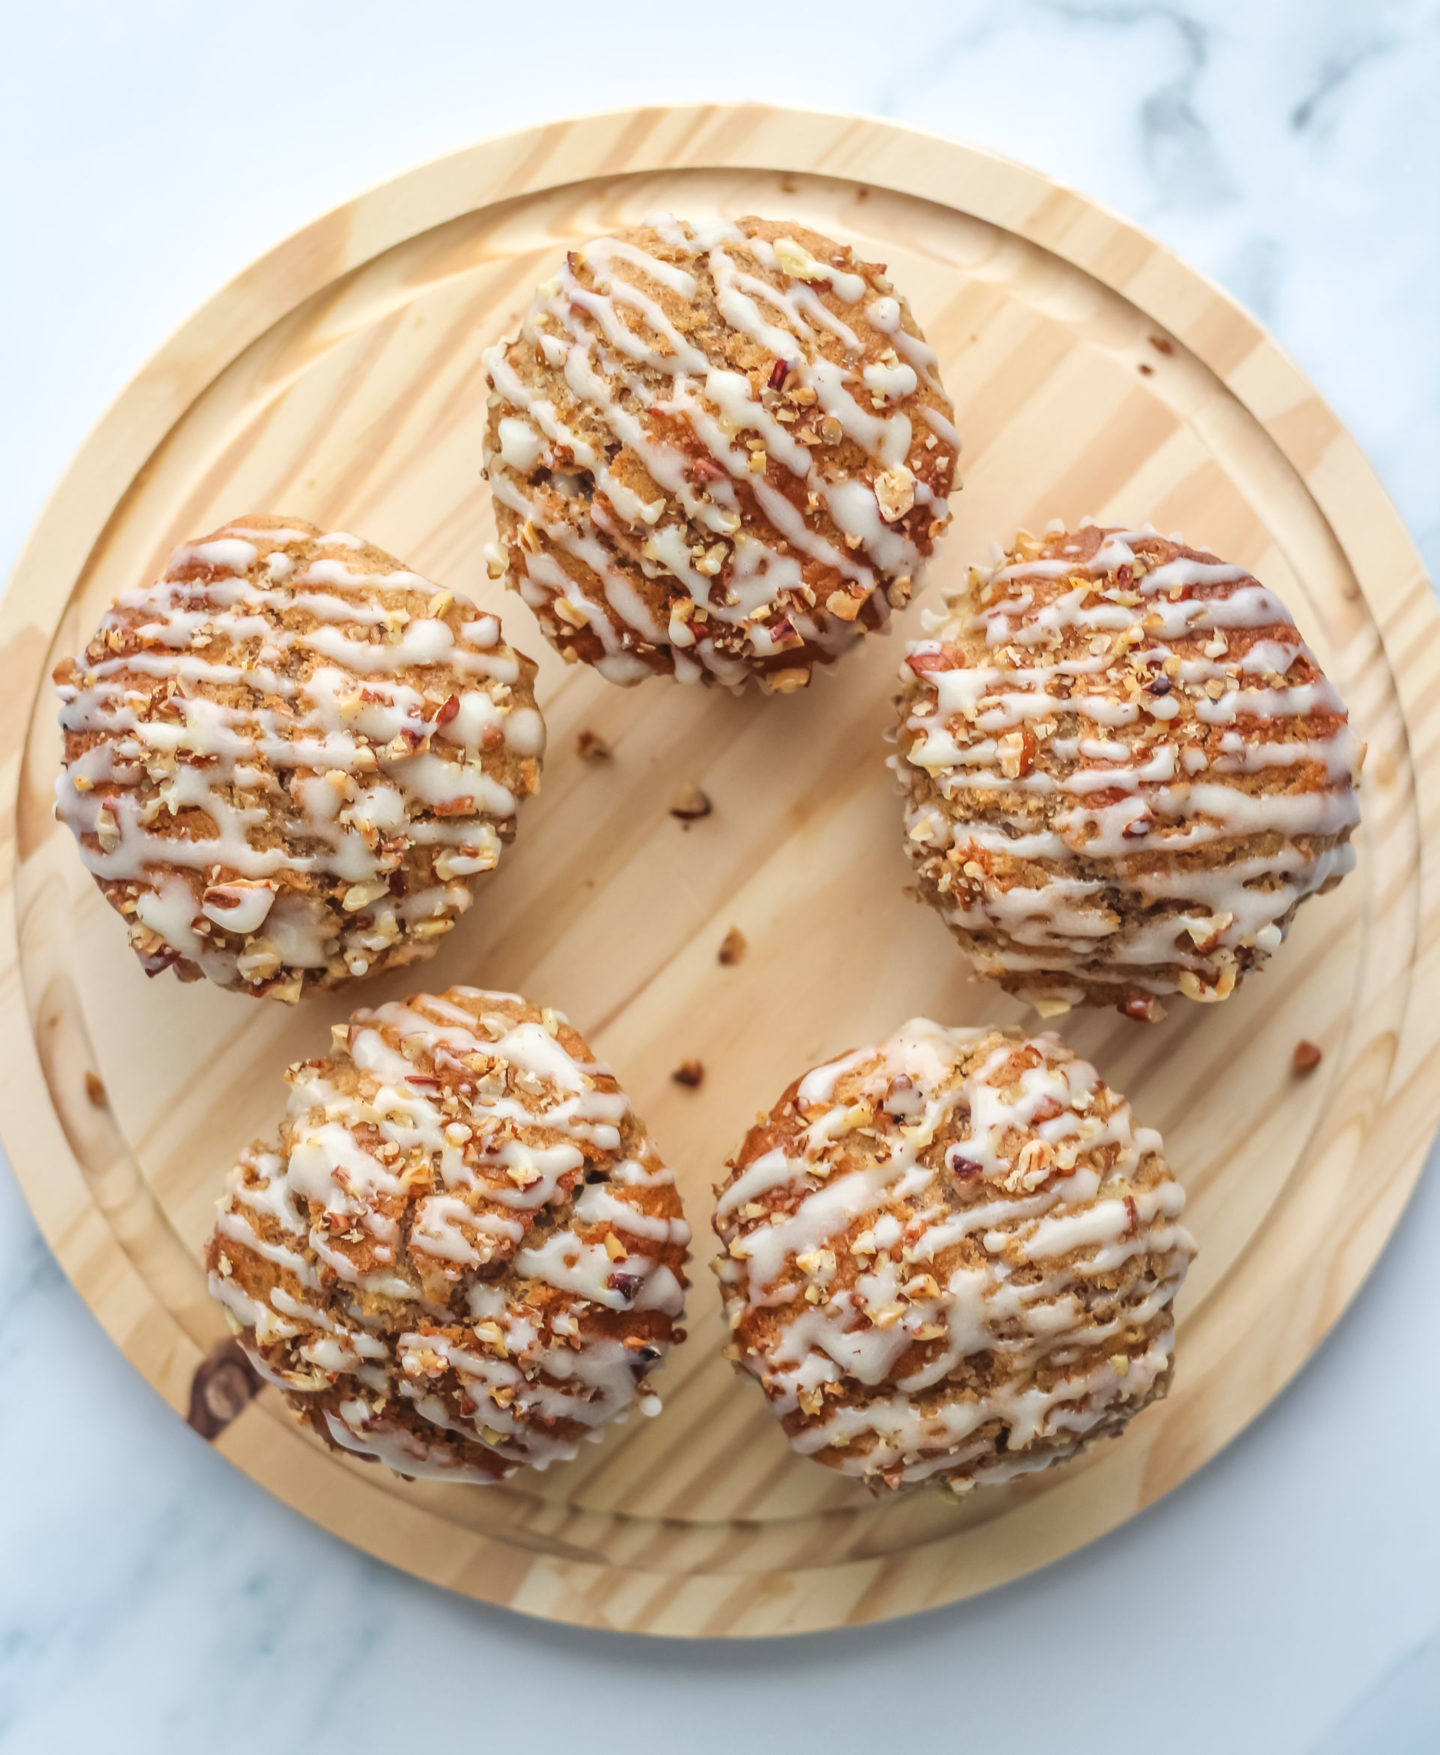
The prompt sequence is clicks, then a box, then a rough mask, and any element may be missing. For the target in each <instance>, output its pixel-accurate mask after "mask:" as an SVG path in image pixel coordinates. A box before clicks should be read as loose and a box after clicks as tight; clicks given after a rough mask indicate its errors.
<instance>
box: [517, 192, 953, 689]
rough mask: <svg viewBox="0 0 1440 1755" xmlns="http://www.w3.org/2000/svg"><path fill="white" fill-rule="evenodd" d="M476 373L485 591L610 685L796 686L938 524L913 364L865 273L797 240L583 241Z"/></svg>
mask: <svg viewBox="0 0 1440 1755" xmlns="http://www.w3.org/2000/svg"><path fill="white" fill-rule="evenodd" d="M486 359H487V367H488V371H489V380H490V386H491V395H490V410H489V422H488V429H487V433H486V441H485V461H486V469H487V473H488V476H489V480H490V486H491V489H492V491H493V494H494V503H495V517H496V522H497V524H498V527H499V532H500V539H501V543H502V544H503V548H502V549H501V550H498V551H496V554H495V556H494V557H493V561H492V572H494V573H495V574H496V575H497V576H498V575H499V574H500V573H501V572H508V577H509V581H510V583H511V585H512V586H513V587H515V588H516V589H518V590H519V591H520V592H521V593H522V594H523V596H524V598H525V600H526V602H527V603H529V604H530V606H531V608H532V609H533V610H534V611H535V613H536V615H537V617H538V618H539V621H540V625H541V626H542V628H544V630H545V633H546V636H547V637H548V638H549V640H550V641H551V643H552V644H553V645H555V646H557V647H558V648H559V650H560V652H561V654H562V655H563V656H564V657H565V658H566V659H567V660H572V661H573V660H576V659H583V660H585V661H586V662H587V663H590V664H593V665H595V666H596V667H597V669H599V670H600V671H601V672H602V674H603V675H605V676H606V677H608V678H609V679H610V680H611V681H612V682H616V683H635V682H638V681H640V680H642V679H643V678H644V677H647V676H649V675H650V674H651V673H652V672H659V673H661V674H663V675H672V676H676V677H678V678H680V679H681V680H682V681H695V680H697V679H699V680H702V681H705V682H717V683H723V684H726V685H728V686H730V687H732V688H738V687H740V686H741V685H743V684H744V683H745V682H746V680H747V679H748V678H751V677H754V678H756V679H757V680H758V681H759V682H760V684H761V685H762V686H763V687H764V688H766V689H768V690H778V691H781V692H788V691H789V690H792V689H796V688H800V687H803V686H804V685H805V684H806V683H808V682H809V680H810V676H811V672H812V670H813V668H814V666H815V665H816V664H817V663H827V662H829V661H830V660H831V659H833V658H834V657H835V656H836V655H837V654H838V653H839V652H841V651H843V650H844V648H845V647H847V646H849V645H850V644H852V643H853V642H854V641H855V640H857V639H858V638H859V637H860V636H861V635H862V634H863V633H865V632H867V631H870V630H873V629H876V628H883V627H884V626H885V625H886V623H887V620H888V617H889V614H890V610H891V608H892V607H894V606H899V605H902V604H904V603H905V602H906V601H907V600H908V599H909V596H910V594H911V591H912V590H913V589H914V583H915V577H916V574H917V572H918V570H919V567H920V564H921V562H922V561H923V560H924V558H925V557H926V556H927V555H928V554H929V553H930V550H931V547H932V545H933V544H934V541H935V538H936V537H937V535H938V534H939V533H940V531H941V530H943V528H944V527H945V524H946V522H947V513H946V503H945V502H946V495H947V494H948V493H949V492H950V489H951V486H952V484H953V481H954V474H955V457H956V452H957V451H958V449H959V440H958V438H957V436H956V432H955V428H954V426H953V425H952V422H951V416H952V413H953V411H952V409H951V406H950V402H949V400H948V398H947V397H946V395H945V392H944V390H943V389H942V388H941V386H940V380H939V378H938V376H937V375H936V369H935V355H934V354H933V353H932V351H931V350H930V348H929V347H928V346H927V345H926V344H925V341H924V339H923V338H922V336H921V334H920V331H919V329H918V328H917V327H916V324H915V320H914V318H913V317H912V316H911V314H910V310H909V307H908V306H907V305H906V303H905V301H904V300H903V298H901V297H900V295H899V294H898V293H897V292H896V290H895V289H894V288H893V287H892V286H891V284H890V282H889V280H887V279H886V277H885V274H884V271H883V269H882V268H881V267H880V266H878V265H877V264H875V263H872V262H862V261H860V260H859V259H858V258H857V257H856V256H855V254H854V252H853V251H852V250H851V249H850V248H849V246H848V245H841V244H836V243H834V242H833V241H832V240H831V239H829V238H826V237H822V236H821V235H820V234H819V233H818V232H813V231H809V230H807V229H806V228H805V227H803V226H798V225H794V224H791V223H789V222H783V223H782V222H777V221H772V220H762V219H742V220H739V221H738V222H736V223H735V224H733V225H732V224H729V223H726V222H723V221H722V222H717V223H713V224H709V225H703V226H692V225H689V224H686V223H685V222H683V221H680V220H675V219H671V218H668V217H665V218H661V219H657V220H655V221H654V222H652V223H651V224H649V225H645V226H640V227H637V228H636V229H634V230H631V231H623V232H619V233H617V234H616V235H615V236H614V237H608V238H596V239H594V240H593V241H592V242H590V243H588V244H586V245H584V246H583V248H581V249H578V250H572V251H571V252H570V253H569V254H568V256H567V257H566V260H565V266H564V267H563V268H562V269H561V271H560V273H559V274H557V275H556V276H555V278H554V279H553V280H551V281H548V282H547V283H546V284H545V285H544V286H542V287H541V288H540V289H539V291H538V292H537V294H536V296H535V301H534V303H533V305H532V306H531V308H530V311H529V314H528V315H527V316H526V318H525V321H524V324H523V326H522V328H521V330H520V333H519V335H518V336H517V337H516V339H515V340H514V341H511V342H508V343H503V344H502V345H500V346H499V347H496V348H494V349H492V350H491V352H490V353H489V354H488V355H487V356H486Z"/></svg>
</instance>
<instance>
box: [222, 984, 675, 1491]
mask: <svg viewBox="0 0 1440 1755" xmlns="http://www.w3.org/2000/svg"><path fill="white" fill-rule="evenodd" d="M564 1027H565V1019H564V1018H563V1017H561V1016H560V1014H558V1013H553V1012H540V1011H537V1010H536V1008H534V1007H531V1006H528V1005H526V1004H525V1002H524V1001H523V1000H520V999H518V998H517V997H516V996H515V995H513V994H499V993H489V992H485V991H483V990H480V989H477V988H452V989H451V990H450V991H449V992H448V993H447V994H445V995H443V996H441V997H435V996H431V995H424V994H421V995H416V996H415V997H413V998H411V999H410V1000H408V1001H405V1002H403V1003H401V1002H395V1003H392V1004H389V1005H384V1006H380V1007H378V1008H377V1009H376V1010H374V1011H361V1012H357V1013H356V1014H355V1016H354V1018H353V1019H352V1020H351V1023H350V1026H349V1029H348V1032H347V1045H346V1046H345V1047H344V1048H343V1049H342V1048H337V1051H336V1053H335V1054H334V1055H333V1056H332V1057H331V1058H329V1059H326V1060H320V1061H305V1062H302V1063H301V1064H300V1065H298V1066H296V1067H293V1068H292V1069H291V1071H290V1074H289V1077H290V1082H291V1085H292V1095H291V1099H290V1105H289V1110H288V1114H287V1120H286V1124H285V1130H284V1141H285V1148H284V1150H283V1151H282V1152H281V1153H276V1152H270V1151H266V1150H264V1149H263V1148H259V1147H256V1148H252V1150H251V1151H250V1152H248V1153H247V1154H245V1156H244V1157H243V1158H242V1160H241V1163H240V1165H239V1167H238V1168H237V1170H236V1172H235V1173H234V1175H233V1176H232V1179H231V1184H230V1190H229V1193H228V1195H227V1197H226V1199H225V1200H224V1202H223V1203H222V1208H221V1214H220V1219H219V1221H218V1224H217V1228H216V1234H215V1240H214V1242H213V1243H212V1245H211V1268H212V1271H211V1279H210V1283H211V1288H212V1290H213V1291H214V1293H215V1295H216V1297H217V1298H219V1299H220V1300H221V1302H222V1303H223V1304H224V1305H225V1307H226V1309H227V1310H228V1311H230V1313H231V1314H232V1316H233V1318H234V1319H235V1320H236V1321H237V1322H238V1323H239V1325H240V1328H241V1330H242V1335H241V1338H242V1340H243V1341H244V1342H245V1344H246V1345H247V1350H250V1351H252V1353H254V1355H255V1356H256V1362H257V1365H258V1366H259V1367H260V1368H261V1369H262V1370H264V1371H265V1372H266V1374H267V1375H268V1376H269V1378H270V1380H271V1381H273V1382H275V1383H277V1384H278V1385H279V1386H280V1387H281V1388H282V1389H284V1390H285V1391H286V1393H287V1395H289V1396H290V1397H291V1398H292V1399H294V1398H296V1397H299V1398H302V1399H301V1401H300V1403H299V1405H301V1406H302V1407H303V1406H304V1402H303V1398H304V1397H306V1396H312V1395H316V1394H321V1395H323V1396H324V1409H323V1427H324V1430H325V1431H326V1432H327V1433H328V1434H329V1436H330V1437H331V1438H332V1439H333V1441H334V1442H335V1443H337V1444H339V1445H341V1446H343V1447H344V1448H347V1449H350V1450H355V1451H357V1452H359V1453H361V1454H365V1455H371V1456H376V1457H379V1458H380V1459H381V1460H382V1461H384V1462H387V1463H388V1464H389V1465H390V1466H391V1467H393V1468H398V1469H400V1470H401V1471H402V1472H403V1473H406V1474H422V1473H430V1474H434V1475H437V1476H440V1477H443V1478H446V1479H465V1480H490V1479H494V1478H498V1477H500V1476H503V1475H505V1474H508V1473H510V1472H512V1471H513V1469H514V1468H515V1467H516V1466H517V1465H519V1464H521V1463H527V1464H529V1465H531V1466H533V1467H535V1468H542V1469H543V1468H545V1467H546V1466H547V1465H548V1464H549V1463H550V1462H553V1461H556V1460H558V1459H562V1458H566V1457H570V1456H573V1455H574V1453H575V1448H576V1444H577V1442H578V1440H579V1438H580V1437H583V1436H585V1435H587V1434H588V1433H591V1432H594V1431H596V1430H597V1429H598V1428H599V1427H601V1426H602V1425H603V1424H604V1423H605V1422H606V1421H609V1420H612V1419H615V1418H616V1417H618V1416H619V1415H621V1414H623V1413H624V1411H625V1410H626V1409H628V1408H629V1407H630V1406H631V1405H632V1404H634V1403H635V1402H636V1401H637V1400H643V1399H646V1398H648V1397H649V1396H650V1391H649V1388H648V1385H647V1384H646V1382H645V1373H646V1371H647V1370H648V1369H649V1367H650V1366H651V1365H653V1364H655V1363H657V1362H658V1361H660V1360H661V1359H663V1357H664V1354H665V1352H666V1350H667V1344H668V1339H669V1336H670V1333H671V1330H672V1328H673V1324H674V1323H675V1322H677V1321H678V1320H679V1318H680V1316H681V1314H682V1312H683V1306H684V1286H683V1281H682V1279H681V1277H680V1275H679V1271H678V1270H679V1267H680V1264H681V1262H682V1261H683V1257H684V1251H685V1248H686V1246H687V1245H688V1243H689V1240H690V1233H689V1229H688V1227H687V1226H686V1224H685V1222H684V1220H683V1218H681V1216H680V1204H679V1198H678V1196H677V1195H676V1194H675V1192H674V1177H673V1174H672V1172H671V1171H670V1170H669V1169H667V1168H666V1167H665V1165H663V1164H662V1163H661V1162H660V1160H659V1158H658V1157H657V1155H656V1154H655V1151H654V1148H653V1147H652V1146H651V1145H650V1143H649V1141H648V1139H646V1138H645V1136H644V1135H643V1133H641V1132H639V1131H638V1128H637V1124H635V1123H634V1121H633V1118H632V1116H631V1111H630V1107H629V1104H628V1101H627V1099H626V1098H625V1096H624V1094H623V1093H622V1092H621V1091H620V1090H619V1089H618V1088H617V1087H616V1086H615V1084H614V1080H613V1078H612V1076H611V1075H610V1073H609V1069H608V1068H606V1067H605V1066H603V1065H601V1064H600V1063H599V1062H597V1061H594V1060H592V1059H589V1058H585V1057H583V1056H582V1055H581V1054H580V1053H579V1052H578V1050H579V1049H581V1048H583V1045H581V1044H579V1042H578V1038H575V1037H574V1036H573V1035H572V1036H570V1037H569V1040H570V1047H567V1046H566V1045H565V1042H564V1041H563V1040H562V1038H561V1030H562V1029H563V1028H564ZM567 1034H568V1031H567ZM572 1049H575V1050H577V1052H572ZM627 1144H628V1150H626V1149H625V1148H626V1146H627ZM407 1217H408V1223H407V1222H406V1220H407ZM247 1254H248V1255H250V1256H252V1257H259V1258H261V1259H262V1260H263V1261H264V1262H266V1263H270V1264H273V1266H274V1267H276V1268H278V1269H280V1270H281V1271H282V1272H283V1273H284V1274H285V1275H288V1276H289V1277H290V1279H291V1280H293V1281H294V1282H297V1283H298V1286H299V1287H300V1288H303V1289H304V1290H303V1291H302V1292H300V1293H299V1294H298V1295H297V1293H296V1291H295V1290H294V1289H292V1288H290V1287H288V1286H287V1285H285V1284H284V1283H280V1284H275V1283H274V1276H273V1275H269V1276H267V1275H265V1274H264V1273H263V1272H262V1273H261V1274H260V1275H259V1276H258V1278H259V1279H260V1281H261V1283H263V1284H266V1285H267V1287H268V1290H267V1292H266V1295H265V1296H264V1297H260V1296H256V1295H254V1290H253V1288H254V1286H255V1282H256V1279H257V1275H256V1274H255V1273H254V1271H253V1270H252V1269H251V1268H249V1267H246V1268H244V1269H243V1271H242V1268H241V1263H242V1261H243V1258H244V1256H245V1255H247ZM222 1258H223V1259H222ZM241 1278H243V1279H244V1280H245V1281H246V1284H247V1285H248V1286H250V1287H251V1288H252V1289H251V1290H249V1291H247V1290H245V1289H244V1288H242V1286H241V1285H239V1284H238V1283H237V1280H238V1279H241ZM537 1293H538V1296H537ZM396 1305H398V1306H399V1308H398V1310H397V1309H396ZM630 1313H636V1315H637V1317H638V1319H639V1320H637V1321H635V1322H622V1323H620V1324H619V1325H618V1326H617V1324H616V1322H615V1321H614V1320H613V1318H615V1317H629V1315H630ZM652 1313H653V1314H652ZM630 1337H636V1338H635V1339H634V1341H633V1344H631V1345H626V1341H627V1338H630ZM350 1378H355V1379H356V1380H357V1381H356V1383H355V1385H354V1389H353V1393H352V1389H351V1386H350V1385H349V1382H348V1379H350ZM367 1391H368V1392H370V1393H367ZM377 1392H378V1393H377ZM397 1404H398V1405H400V1406H402V1407H408V1408H409V1409H410V1410H412V1411H413V1413H414V1415H416V1416H418V1419H419V1422H421V1423H422V1429H420V1430H417V1429H416V1424H417V1423H416V1421H415V1420H414V1419H403V1420H397V1419H396V1418H395V1417H394V1412H393V1408H394V1406H395V1405H397ZM317 1405H318V1404H317ZM447 1433H449V1434H453V1435H455V1437H458V1438H461V1439H464V1440H468V1441H469V1442H470V1443H472V1444H478V1445H483V1446H485V1447H486V1449H487V1451H489V1452H490V1453H493V1454H492V1456H491V1457H487V1458H486V1459H484V1460H482V1461H478V1462H477V1461H475V1460H474V1459H473V1458H472V1459H471V1460H470V1461H466V1460H465V1458H464V1457H463V1456H462V1455H461V1454H460V1453H459V1452H458V1451H457V1449H456V1446H455V1443H454V1440H453V1438H452V1439H448V1440H447V1438H446V1437H445V1434H447ZM414 1465H419V1466H414Z"/></svg>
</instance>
